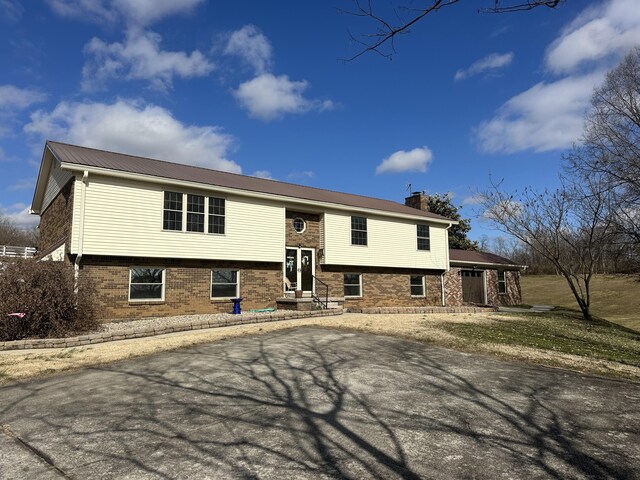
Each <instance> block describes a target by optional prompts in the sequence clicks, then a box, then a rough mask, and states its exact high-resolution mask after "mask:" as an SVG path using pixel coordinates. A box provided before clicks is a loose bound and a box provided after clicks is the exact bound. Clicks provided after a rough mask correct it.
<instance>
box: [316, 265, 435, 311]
mask: <svg viewBox="0 0 640 480" xmlns="http://www.w3.org/2000/svg"><path fill="white" fill-rule="evenodd" d="M344 273H361V274H362V297H361V298H345V300H344V308H346V309H362V308H370V307H398V306H402V307H431V306H441V305H442V286H441V283H440V272H434V271H430V270H419V269H416V270H410V269H397V268H371V267H369V268H362V267H359V268H358V267H345V266H339V267H337V266H329V265H322V266H321V270H320V272H318V278H320V280H322V281H323V282H325V283H326V284H328V285H329V296H330V297H338V296H342V295H344V277H343V274H344ZM410 275H424V276H425V296H424V297H412V296H411V288H410Z"/></svg>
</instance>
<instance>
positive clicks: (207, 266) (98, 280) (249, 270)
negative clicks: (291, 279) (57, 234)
mask: <svg viewBox="0 0 640 480" xmlns="http://www.w3.org/2000/svg"><path fill="white" fill-rule="evenodd" d="M131 266H156V267H164V268H165V269H166V271H165V300H164V301H163V302H157V301H153V302H129V300H128V298H129V268H130V267H131ZM212 268H233V269H237V270H239V271H240V296H241V297H242V298H243V301H242V308H243V309H244V310H248V309H252V308H270V307H275V306H276V305H275V299H276V298H277V297H279V296H282V266H281V264H279V263H257V262H227V261H191V260H178V259H166V260H162V259H158V260H153V259H149V260H141V259H137V258H122V257H118V258H115V257H84V259H83V266H82V269H83V271H84V272H85V273H87V274H88V276H89V277H90V278H91V279H92V280H93V281H94V283H95V285H96V288H97V291H98V299H97V303H98V316H99V318H100V319H103V320H109V319H125V318H127V319H131V318H143V317H152V316H169V315H188V314H199V313H219V312H230V311H231V302H230V301H228V300H211V299H210V295H211V293H210V288H211V287H210V285H211V269H212Z"/></svg>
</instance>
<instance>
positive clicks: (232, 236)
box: [71, 175, 285, 262]
mask: <svg viewBox="0 0 640 480" xmlns="http://www.w3.org/2000/svg"><path fill="white" fill-rule="evenodd" d="M80 184H81V179H80V178H77V180H76V187H77V189H76V192H78V195H79V192H80ZM165 190H169V191H176V188H175V187H172V188H165V187H163V186H162V185H159V184H151V183H143V182H134V181H130V180H123V179H118V178H113V177H105V176H97V175H89V178H88V187H87V189H86V204H85V212H84V215H85V220H84V241H83V254H84V255H120V256H130V257H154V258H201V259H217V260H238V259H241V260H247V261H264V262H281V261H282V251H283V248H284V245H283V240H282V239H283V238H284V235H285V231H284V229H285V224H284V222H283V221H282V219H283V216H284V207H283V206H282V205H278V204H275V203H269V202H265V201H260V200H258V199H250V198H246V197H235V196H226V205H225V234H224V235H210V234H207V233H194V232H176V231H165V230H163V228H162V227H163V204H164V194H163V192H164V191H165ZM184 193H193V194H196V195H205V196H214V197H215V196H218V195H216V193H217V192H214V191H209V190H207V191H194V192H192V191H189V190H187V189H185V190H184ZM74 203H75V204H76V205H77V204H79V203H80V202H79V201H78V202H74ZM76 205H74V207H75V206H76ZM80 215H81V209H80V208H79V207H78V208H74V222H73V232H72V246H71V249H72V252H73V253H77V252H78V238H79V224H80V222H79V217H80Z"/></svg>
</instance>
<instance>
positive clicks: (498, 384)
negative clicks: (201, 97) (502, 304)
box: [0, 328, 640, 478]
mask: <svg viewBox="0 0 640 480" xmlns="http://www.w3.org/2000/svg"><path fill="white" fill-rule="evenodd" d="M638 399H640V385H638V384H634V383H629V382H616V381H611V380H605V379H598V378H595V377H588V376H581V375H578V374H573V373H569V372H565V371H561V370H552V369H543V368H534V367H528V366H524V365H519V364H512V363H505V362H500V361H499V360H495V359H491V358H488V357H483V356H479V355H470V354H463V353H459V352H454V351H450V350H446V349H440V348H435V347H431V346H427V345H422V344H418V343H414V342H407V341H403V340H398V339H393V338H388V337H379V336H373V335H365V334H353V333H345V332H337V331H333V330H328V329H319V328H302V329H298V330H294V331H287V332H278V333H274V334H268V335H264V336H256V337H251V338H244V339H234V340H227V341H223V342H217V343H215V344H210V345H201V346H197V347H192V348H188V349H184V350H180V351H176V352H171V353H166V354H161V355H158V356H155V357H149V358H145V359H136V360H132V361H127V362H121V363H118V364H113V365H110V366H106V367H101V368H96V369H91V370H89V371H84V372H80V373H75V374H71V375H65V376H61V377H55V378H51V379H48V380H41V381H32V382H26V383H24V384H19V385H15V386H12V387H7V388H5V389H4V390H3V391H0V401H1V402H2V403H1V405H2V409H1V412H2V413H0V419H1V422H2V423H3V424H8V425H9V427H10V428H11V429H12V431H13V432H15V434H16V435H18V436H19V437H20V439H22V440H23V441H24V442H26V443H28V444H29V445H32V446H33V447H34V448H36V449H37V451H39V452H42V453H44V454H45V455H46V456H47V457H48V458H50V460H51V462H52V463H54V464H55V465H56V466H57V467H58V468H59V469H60V470H61V471H62V472H64V473H65V474H67V475H68V476H71V477H75V478H87V477H91V478H107V477H108V478H112V477H125V476H126V477H128V478H153V477H157V478H185V477H189V478H203V477H209V478H229V477H234V478H282V477H286V478H311V477H314V478H316V477H331V478H497V477H500V476H503V475H509V476H510V477H511V478H637V475H638V473H637V472H638V468H639V466H640V465H639V463H638V458H639V457H640V448H639V447H638V445H639V444H640V435H639V433H638V432H639V430H640V411H639V407H638ZM1 463H2V460H0V464H1ZM2 468H4V466H3V467H2ZM0 472H1V470H0Z"/></svg>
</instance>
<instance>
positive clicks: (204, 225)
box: [182, 193, 208, 233]
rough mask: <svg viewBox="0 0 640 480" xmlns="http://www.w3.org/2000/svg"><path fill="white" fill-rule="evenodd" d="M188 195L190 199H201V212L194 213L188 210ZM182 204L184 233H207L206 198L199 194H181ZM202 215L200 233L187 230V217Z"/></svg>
mask: <svg viewBox="0 0 640 480" xmlns="http://www.w3.org/2000/svg"><path fill="white" fill-rule="evenodd" d="M189 195H191V196H192V197H202V208H203V211H202V212H195V211H192V210H189ZM182 204H183V205H184V207H183V208H184V213H183V216H184V219H185V221H184V231H185V232H187V233H205V232H206V231H207V226H208V225H207V207H208V205H207V196H206V195H202V194H199V193H183V194H182ZM190 214H191V215H202V231H201V232H200V231H198V230H189V215H190Z"/></svg>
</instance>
